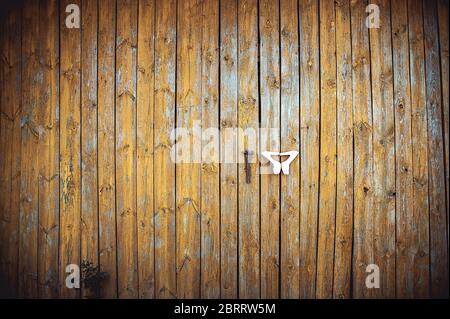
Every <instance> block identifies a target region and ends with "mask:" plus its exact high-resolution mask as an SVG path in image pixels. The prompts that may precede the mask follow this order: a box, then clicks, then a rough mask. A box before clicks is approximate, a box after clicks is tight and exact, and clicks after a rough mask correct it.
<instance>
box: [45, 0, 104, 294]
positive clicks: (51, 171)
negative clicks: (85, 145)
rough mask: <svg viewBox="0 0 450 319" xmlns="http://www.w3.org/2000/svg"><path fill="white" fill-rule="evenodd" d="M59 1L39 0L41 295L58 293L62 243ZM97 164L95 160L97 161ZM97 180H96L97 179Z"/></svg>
mask: <svg viewBox="0 0 450 319" xmlns="http://www.w3.org/2000/svg"><path fill="white" fill-rule="evenodd" d="M58 9H59V4H58V2H57V1H54V0H46V1H42V2H40V8H39V14H40V16H39V21H40V23H39V25H40V28H39V32H40V35H39V37H40V38H41V39H43V41H41V47H40V53H39V56H40V57H39V58H40V63H41V64H43V69H42V74H43V80H42V86H43V89H42V94H43V95H42V97H41V99H40V103H41V105H40V118H39V125H40V132H41V134H42V135H41V137H40V141H39V159H41V160H40V161H39V242H38V247H39V257H38V259H39V260H38V270H39V275H38V277H39V296H40V297H41V298H56V297H57V296H58V271H59V266H58V247H59V109H60V106H59V98H58V97H59V65H58V63H59V37H58V32H59V26H58ZM94 164H95V165H96V164H97V163H96V161H94ZM95 183H97V181H96V180H95Z"/></svg>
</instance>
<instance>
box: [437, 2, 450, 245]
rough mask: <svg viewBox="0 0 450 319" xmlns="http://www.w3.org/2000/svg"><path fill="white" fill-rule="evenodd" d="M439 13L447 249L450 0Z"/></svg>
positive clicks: (440, 5)
mask: <svg viewBox="0 0 450 319" xmlns="http://www.w3.org/2000/svg"><path fill="white" fill-rule="evenodd" d="M437 5H438V7H437V14H438V19H439V49H440V59H441V85H442V121H443V125H444V146H445V149H444V157H445V190H446V194H447V250H448V245H449V224H450V221H449V215H448V214H449V206H450V195H449V182H450V177H449V176H450V172H449V171H450V166H449V165H450V164H449V157H450V156H449V155H448V154H449V152H450V149H449V140H448V139H449V137H450V136H449V100H450V95H449V67H450V64H449V52H448V50H449V48H448V46H449V45H448V42H449V26H448V25H449V20H448V9H449V1H448V0H438V1H437Z"/></svg>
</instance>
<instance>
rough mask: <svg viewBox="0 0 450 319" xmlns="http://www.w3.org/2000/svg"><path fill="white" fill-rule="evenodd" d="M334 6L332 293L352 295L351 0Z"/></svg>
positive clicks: (352, 129)
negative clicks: (335, 124) (335, 132)
mask: <svg viewBox="0 0 450 319" xmlns="http://www.w3.org/2000/svg"><path fill="white" fill-rule="evenodd" d="M335 10H336V63H337V64H336V65H337V68H336V72H337V74H336V75H337V79H336V90H337V96H336V107H337V145H336V147H337V163H336V170H337V173H336V174H337V175H336V226H335V227H336V239H335V242H334V246H335V247H334V271H333V272H334V274H333V297H334V298H340V299H343V298H350V297H351V280H350V278H351V274H352V244H353V205H354V203H353V190H354V187H353V182H354V179H353V176H354V165H353V159H354V153H353V152H354V149H353V131H354V127H353V123H354V122H353V104H352V102H353V90H352V83H353V82H352V54H351V46H352V42H351V41H352V39H351V30H350V22H351V21H350V1H349V0H345V1H341V2H340V3H337V4H336V6H335Z"/></svg>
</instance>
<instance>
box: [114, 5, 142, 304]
mask: <svg viewBox="0 0 450 319" xmlns="http://www.w3.org/2000/svg"><path fill="white" fill-rule="evenodd" d="M137 13H138V2H137V0H119V1H118V2H117V31H116V32H117V33H116V205H117V206H116V207H117V271H118V296H119V298H137V297H138V295H139V291H138V260H137V210H136V208H137V207H136V187H137V186H136V148H137V147H136V79H137V77H136V72H137V54H136V49H137Z"/></svg>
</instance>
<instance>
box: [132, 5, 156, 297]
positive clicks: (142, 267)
mask: <svg viewBox="0 0 450 319" xmlns="http://www.w3.org/2000/svg"><path fill="white" fill-rule="evenodd" d="M138 19H139V21H138V50H137V54H138V57H137V59H138V62H137V63H138V65H137V67H138V74H137V81H138V82H137V135H136V137H137V141H136V142H137V189H136V191H137V218H138V262H139V266H138V269H139V297H140V298H153V297H154V265H155V263H154V236H153V123H154V121H153V117H154V116H153V102H154V99H153V94H154V75H153V66H154V53H155V51H154V50H155V46H154V35H153V32H154V25H155V2H154V1H151V0H140V1H139V18H138Z"/></svg>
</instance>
